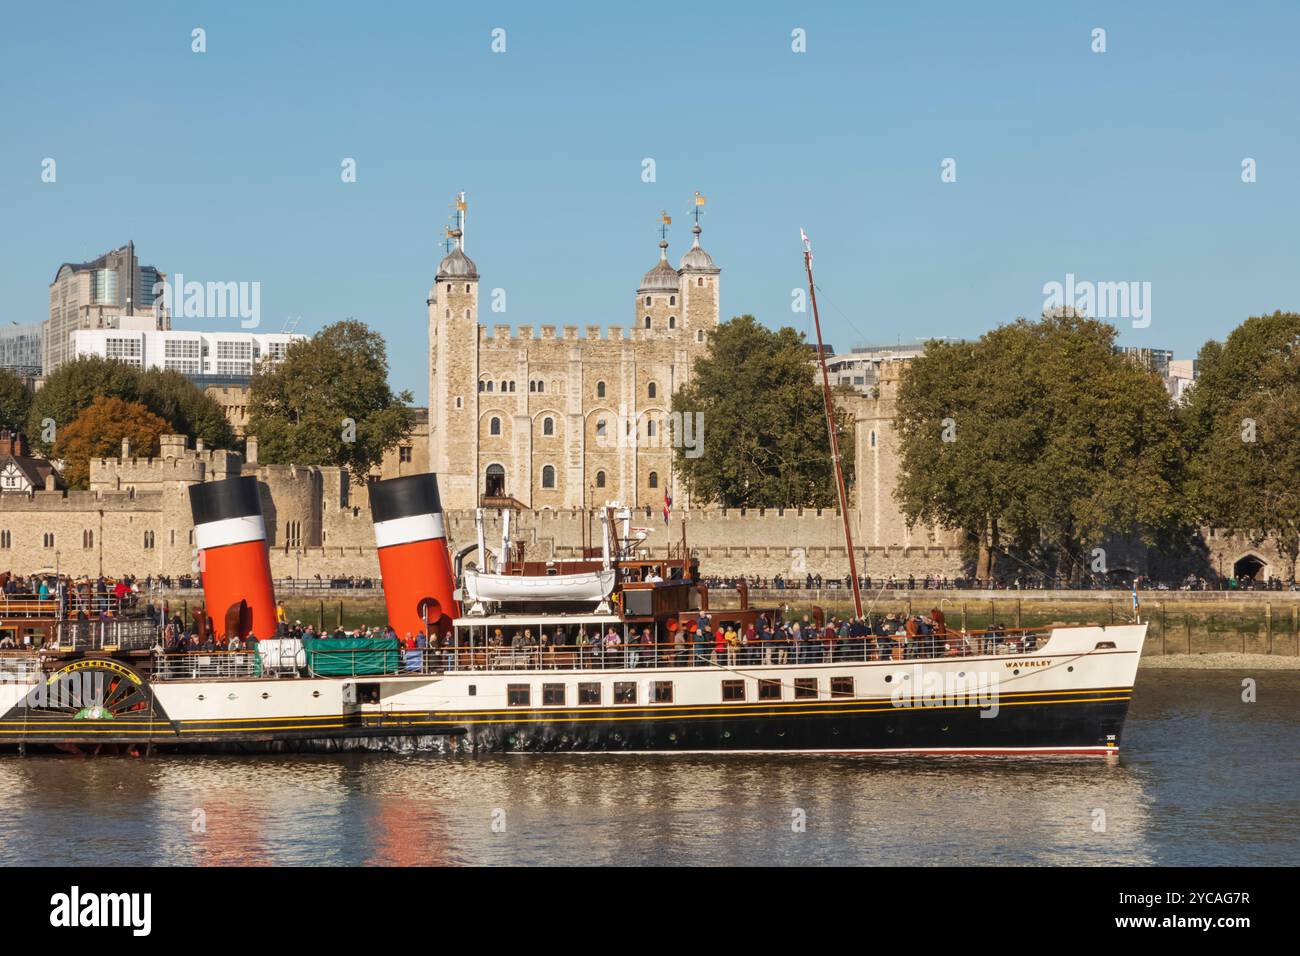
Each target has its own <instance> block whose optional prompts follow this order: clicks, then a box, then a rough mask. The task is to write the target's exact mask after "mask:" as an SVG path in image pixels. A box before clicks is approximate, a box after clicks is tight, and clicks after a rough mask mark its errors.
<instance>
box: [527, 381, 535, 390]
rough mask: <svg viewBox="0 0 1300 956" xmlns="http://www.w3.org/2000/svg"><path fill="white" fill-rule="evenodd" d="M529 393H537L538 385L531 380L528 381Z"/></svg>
mask: <svg viewBox="0 0 1300 956" xmlns="http://www.w3.org/2000/svg"><path fill="white" fill-rule="evenodd" d="M528 391H530V392H535V391H537V383H536V382H535V381H533V380H532V379H529V380H528Z"/></svg>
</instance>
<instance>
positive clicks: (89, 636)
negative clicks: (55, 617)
mask: <svg viewBox="0 0 1300 956" xmlns="http://www.w3.org/2000/svg"><path fill="white" fill-rule="evenodd" d="M160 630H161V629H160V628H159V626H158V623H157V622H156V621H154V620H153V619H152V618H143V617H121V618H112V619H106V620H97V621H60V622H59V623H58V625H57V626H56V627H55V631H54V643H53V645H51V646H50V648H48V649H49V650H56V651H114V650H122V651H143V650H148V649H149V648H150V647H153V646H154V645H156V644H157V643H158V637H159V633H160Z"/></svg>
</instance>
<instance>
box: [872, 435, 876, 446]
mask: <svg viewBox="0 0 1300 956" xmlns="http://www.w3.org/2000/svg"><path fill="white" fill-rule="evenodd" d="M871 447H872V448H875V447H876V433H875V432H872V433H871Z"/></svg>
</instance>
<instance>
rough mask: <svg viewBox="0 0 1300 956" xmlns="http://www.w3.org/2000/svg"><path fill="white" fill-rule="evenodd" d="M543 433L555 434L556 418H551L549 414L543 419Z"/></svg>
mask: <svg viewBox="0 0 1300 956" xmlns="http://www.w3.org/2000/svg"><path fill="white" fill-rule="evenodd" d="M542 434H543V435H554V434H555V419H554V418H551V417H550V416H549V415H548V416H546V417H545V418H543V419H542Z"/></svg>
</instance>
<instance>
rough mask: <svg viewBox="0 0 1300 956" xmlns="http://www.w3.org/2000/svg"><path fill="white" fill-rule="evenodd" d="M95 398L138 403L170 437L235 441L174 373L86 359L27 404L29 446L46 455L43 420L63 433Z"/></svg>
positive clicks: (203, 398) (63, 368)
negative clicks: (163, 425) (157, 419)
mask: <svg viewBox="0 0 1300 956" xmlns="http://www.w3.org/2000/svg"><path fill="white" fill-rule="evenodd" d="M97 398H120V399H122V400H123V401H127V402H139V403H140V404H142V405H144V406H145V407H146V408H148V409H149V410H150V411H151V412H153V413H154V414H155V415H157V416H159V417H160V418H162V419H163V420H164V421H166V422H167V425H168V428H169V429H171V430H172V431H173V432H175V433H177V434H183V435H190V436H193V437H194V438H201V439H203V441H204V442H205V443H206V444H207V445H208V446H209V447H212V448H229V447H231V445H233V444H234V441H235V436H234V432H233V431H232V430H231V428H230V424H229V423H228V422H227V421H226V419H225V416H224V415H223V414H222V411H221V406H220V405H218V404H217V403H216V402H215V401H214V400H213V399H212V398H211V397H210V396H208V395H205V394H204V393H203V392H202V391H201V390H200V389H199V388H198V386H197V385H195V384H194V383H193V382H191V381H190V380H189V379H187V378H185V376H183V375H181V374H180V373H179V372H174V371H163V370H162V369H149V370H148V371H142V370H141V369H138V368H136V367H135V366H134V365H128V364H127V363H125V362H120V361H117V360H115V359H103V358H99V357H98V356H90V357H84V358H78V359H74V360H73V361H71V362H65V363H64V364H63V365H60V366H59V367H58V368H57V369H55V370H54V371H53V372H52V373H50V375H49V376H48V377H47V378H46V380H45V385H44V386H43V387H42V388H41V389H40V390H39V391H38V392H37V393H36V395H35V397H34V398H33V399H32V403H31V409H30V411H29V412H28V415H27V432H28V437H29V438H30V440H31V442H32V445H33V446H34V447H36V448H38V449H40V450H41V451H42V452H49V451H50V444H49V443H48V442H47V441H45V437H44V432H45V428H44V425H43V423H44V421H45V420H46V419H47V418H48V419H52V420H53V421H54V423H55V425H56V426H57V428H60V429H61V428H64V427H66V426H67V425H68V424H70V423H71V422H72V421H73V420H74V419H76V418H77V416H78V415H80V414H81V413H82V412H83V411H85V410H86V409H87V408H89V407H90V405H91V403H93V402H94V401H95V399H97ZM56 438H57V434H56Z"/></svg>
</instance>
